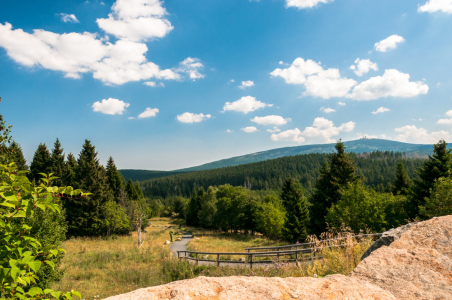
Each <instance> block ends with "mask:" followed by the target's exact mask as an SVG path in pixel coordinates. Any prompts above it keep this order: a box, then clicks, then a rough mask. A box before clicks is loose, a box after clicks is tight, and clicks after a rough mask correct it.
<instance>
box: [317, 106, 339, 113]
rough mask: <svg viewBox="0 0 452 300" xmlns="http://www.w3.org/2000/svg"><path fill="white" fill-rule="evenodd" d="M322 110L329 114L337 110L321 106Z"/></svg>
mask: <svg viewBox="0 0 452 300" xmlns="http://www.w3.org/2000/svg"><path fill="white" fill-rule="evenodd" d="M320 111H323V112H325V113H327V114H329V113H332V112H335V111H336V110H335V109H332V108H329V107H321V108H320Z"/></svg>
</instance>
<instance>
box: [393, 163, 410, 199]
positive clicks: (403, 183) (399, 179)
mask: <svg viewBox="0 0 452 300" xmlns="http://www.w3.org/2000/svg"><path fill="white" fill-rule="evenodd" d="M410 187H411V180H410V177H409V176H408V174H407V173H406V171H405V167H404V165H403V161H402V160H400V161H399V163H398V164H397V170H396V179H395V180H394V182H393V184H392V193H393V194H394V195H404V196H407V195H408V191H409V189H410Z"/></svg>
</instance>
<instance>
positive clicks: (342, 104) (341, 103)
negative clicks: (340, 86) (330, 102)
mask: <svg viewBox="0 0 452 300" xmlns="http://www.w3.org/2000/svg"><path fill="white" fill-rule="evenodd" d="M337 105H340V106H345V103H344V102H340V101H339V102H338V103H337Z"/></svg>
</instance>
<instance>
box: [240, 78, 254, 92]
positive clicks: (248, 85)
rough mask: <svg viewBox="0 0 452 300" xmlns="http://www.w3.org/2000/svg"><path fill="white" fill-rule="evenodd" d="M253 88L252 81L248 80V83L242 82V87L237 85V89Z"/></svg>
mask: <svg viewBox="0 0 452 300" xmlns="http://www.w3.org/2000/svg"><path fill="white" fill-rule="evenodd" d="M251 86H254V81H251V80H248V81H242V85H239V89H242V90H244V89H245V88H247V87H251Z"/></svg>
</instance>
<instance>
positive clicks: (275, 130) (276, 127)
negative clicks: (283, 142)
mask: <svg viewBox="0 0 452 300" xmlns="http://www.w3.org/2000/svg"><path fill="white" fill-rule="evenodd" d="M267 131H268V132H280V131H281V129H279V128H278V126H273V129H267Z"/></svg>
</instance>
